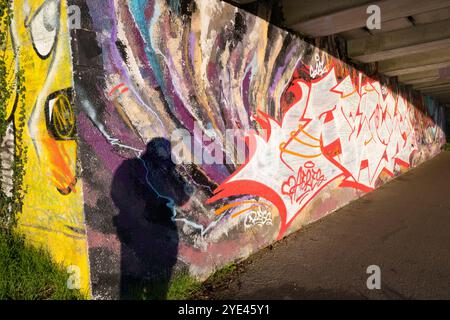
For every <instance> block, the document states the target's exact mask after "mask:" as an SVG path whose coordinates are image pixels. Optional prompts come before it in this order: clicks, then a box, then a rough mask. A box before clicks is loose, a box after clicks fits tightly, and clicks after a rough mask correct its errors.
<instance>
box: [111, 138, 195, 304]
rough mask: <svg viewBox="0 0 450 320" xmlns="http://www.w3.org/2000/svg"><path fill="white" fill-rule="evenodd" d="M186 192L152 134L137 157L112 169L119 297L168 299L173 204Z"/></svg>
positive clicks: (173, 256)
mask: <svg viewBox="0 0 450 320" xmlns="http://www.w3.org/2000/svg"><path fill="white" fill-rule="evenodd" d="M190 193H191V191H190V188H189V186H188V184H187V182H186V181H185V180H184V179H183V177H182V176H181V175H180V174H179V173H178V170H177V165H175V164H174V163H173V162H172V160H171V144H170V142H169V141H168V140H167V139H164V138H154V139H152V140H151V141H150V142H149V143H148V145H147V148H146V150H145V152H144V153H143V154H142V155H141V156H140V157H138V158H133V159H129V160H126V161H124V162H123V163H122V164H121V165H120V167H119V168H118V169H117V171H116V172H115V174H114V178H113V182H112V187H111V197H112V199H113V201H114V204H115V205H116V207H117V208H118V209H119V214H118V215H117V216H115V217H114V225H115V227H116V229H117V235H118V237H119V240H120V244H121V276H120V277H121V282H120V283H121V285H120V298H121V299H136V298H149V299H166V296H167V291H168V286H169V282H170V279H171V276H172V271H173V267H174V265H175V263H176V262H177V254H178V242H179V237H178V232H177V226H176V224H175V222H174V220H173V217H174V211H173V206H180V205H183V204H184V203H186V202H187V201H188V200H189V198H190Z"/></svg>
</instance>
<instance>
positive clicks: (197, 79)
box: [2, 0, 445, 298]
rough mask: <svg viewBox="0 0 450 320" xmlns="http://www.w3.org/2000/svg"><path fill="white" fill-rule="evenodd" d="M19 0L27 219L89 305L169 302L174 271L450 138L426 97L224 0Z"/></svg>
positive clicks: (296, 221)
mask: <svg viewBox="0 0 450 320" xmlns="http://www.w3.org/2000/svg"><path fill="white" fill-rule="evenodd" d="M13 4H14V13H15V14H14V24H13V25H12V28H11V29H12V30H11V35H12V36H11V39H12V40H13V41H12V43H13V48H14V50H15V51H16V52H17V55H16V59H15V64H16V66H20V68H23V69H24V70H25V78H26V87H27V91H26V100H25V110H26V114H25V119H26V126H25V131H24V136H23V143H24V144H25V145H26V146H27V148H28V159H27V166H26V176H25V178H24V183H25V184H26V186H27V193H26V198H25V199H24V210H23V213H22V215H21V219H20V226H21V228H22V229H23V230H24V231H25V233H26V234H27V235H28V236H29V238H30V239H31V240H32V241H34V242H37V243H46V244H47V246H48V247H49V248H50V250H51V251H52V252H53V254H54V256H55V257H56V258H57V259H58V260H59V261H65V262H66V263H67V264H68V265H78V266H80V268H81V270H82V274H83V279H84V280H83V281H84V282H83V286H84V287H85V288H87V287H91V289H92V295H93V297H94V298H127V297H130V296H131V297H132V292H133V291H134V292H135V291H136V290H137V291H139V290H140V289H142V288H140V287H141V286H146V284H148V283H151V284H152V285H150V286H149V287H147V290H148V291H152V292H153V295H152V297H155V298H165V297H166V294H167V290H168V285H169V281H170V279H171V278H173V277H174V275H175V274H178V273H184V272H188V273H189V274H190V275H191V276H194V277H197V278H198V279H205V278H206V277H207V276H208V275H209V274H211V272H213V271H214V270H216V269H217V268H219V267H221V266H223V265H225V264H227V263H229V262H230V261H234V260H237V259H241V258H244V257H247V256H248V255H250V254H251V253H253V252H255V251H257V250H258V249H260V248H262V247H264V246H267V245H269V244H270V243H272V242H274V241H276V240H278V239H280V238H282V237H284V236H286V235H288V234H290V233H292V232H294V231H297V230H299V229H300V228H301V226H303V225H305V224H308V223H311V222H313V221H315V220H317V219H320V218H322V217H324V216H325V215H327V214H328V213H330V212H332V211H333V210H336V209H337V208H339V207H341V206H343V205H345V204H346V203H348V202H349V201H351V200H353V199H355V198H357V197H360V196H361V195H363V194H364V193H366V192H370V191H372V190H374V189H375V188H377V187H378V186H380V185H381V184H383V183H385V182H386V181H388V180H389V179H391V178H393V177H395V176H397V175H399V174H401V173H403V172H405V171H406V170H408V169H409V168H411V167H414V166H416V165H418V164H420V163H421V162H423V161H425V160H428V159H430V158H432V157H434V156H435V155H437V154H438V153H439V152H440V151H441V148H442V145H443V144H444V143H445V136H444V133H443V128H444V118H445V116H444V108H443V106H441V105H439V104H438V103H437V102H435V101H433V100H432V99H431V98H429V97H423V96H421V95H419V94H418V93H416V92H413V91H411V90H409V89H406V88H404V87H402V86H401V85H399V84H398V83H396V82H395V81H394V80H392V79H389V78H385V77H383V76H372V77H369V76H367V75H366V74H364V73H362V72H361V71H358V70H356V69H355V68H353V67H352V66H349V65H347V64H345V63H344V62H342V61H341V60H339V59H338V58H336V57H334V56H332V55H330V54H328V53H325V52H324V51H321V50H319V49H318V48H316V47H314V46H312V45H310V44H308V43H306V42H304V41H302V40H301V39H299V38H298V37H296V36H295V35H293V34H290V33H288V32H286V31H284V30H282V29H279V28H277V27H275V26H273V25H271V24H269V23H268V22H267V21H265V20H263V19H261V18H258V17H256V16H254V15H251V14H248V13H245V12H244V11H242V10H240V9H237V8H236V7H233V6H231V5H229V4H227V3H225V2H222V1H218V0H212V1H211V0H179V1H170V0H129V1H121V0H102V1H87V0H68V1H57V0H46V1H44V0H42V1H38V0H36V1H31V0H28V1H27V0H14V2H13ZM68 8H79V10H78V9H77V10H75V12H79V14H80V15H81V21H80V25H79V26H78V27H76V28H71V30H69V25H71V23H70V22H68V21H67V14H68V11H69V10H68ZM12 114H13V115H12V116H11V117H10V118H8V121H12V120H13V119H14V118H15V117H18V115H16V114H14V111H12ZM12 124H14V123H12ZM230 133H231V134H230ZM230 137H231V138H232V139H231V140H232V141H233V143H229V142H230ZM6 145H8V146H10V143H7V142H5V146H6ZM5 148H6V147H5ZM242 149H243V150H242ZM242 151H243V152H242ZM181 158H182V159H181ZM3 181H4V182H3V183H2V187H4V185H7V184H8V181H9V180H8V177H6V178H5V179H4V180H3ZM5 187H6V186H5ZM88 257H89V259H88ZM155 284H156V285H155ZM139 288H140V289H139Z"/></svg>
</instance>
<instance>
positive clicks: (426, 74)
mask: <svg viewBox="0 0 450 320" xmlns="http://www.w3.org/2000/svg"><path fill="white" fill-rule="evenodd" d="M438 79H439V72H438V70H434V69H433V70H428V71H423V72H416V73H409V74H404V75H400V76H398V81H399V82H402V83H406V84H420V83H424V82H432V81H436V80H438Z"/></svg>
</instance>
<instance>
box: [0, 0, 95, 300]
mask: <svg viewBox="0 0 450 320" xmlns="http://www.w3.org/2000/svg"><path fill="white" fill-rule="evenodd" d="M11 5H12V12H13V21H12V23H11V26H10V30H8V35H7V39H6V50H5V52H6V58H5V59H6V61H7V65H8V67H9V68H8V72H9V76H8V79H9V81H10V82H11V84H12V85H13V87H14V81H17V75H18V73H19V71H21V72H23V78H24V81H23V85H24V86H25V92H24V93H23V94H24V98H23V99H19V97H18V95H17V94H13V96H12V97H10V100H9V103H8V104H7V112H6V115H5V116H6V119H5V120H6V121H7V122H8V123H9V127H10V128H9V132H8V135H7V136H6V138H7V139H6V141H7V140H8V139H9V141H10V142H11V143H10V144H9V147H10V148H11V150H14V148H15V149H16V152H13V151H11V153H10V154H11V155H12V156H13V157H14V156H16V157H23V159H22V160H23V161H24V166H25V168H24V176H23V184H24V188H23V189H24V190H25V195H24V199H23V208H22V212H21V214H20V216H19V217H18V218H19V229H20V231H22V232H23V233H24V234H25V235H26V237H27V239H28V240H29V241H30V242H31V243H33V244H35V245H37V246H45V247H47V248H48V249H49V250H50V252H51V253H52V255H53V256H54V258H55V260H56V261H58V262H61V263H64V264H65V265H67V266H71V265H73V266H76V268H77V273H79V274H80V281H81V282H80V283H79V284H77V286H79V287H80V288H81V289H82V290H83V291H84V292H88V290H89V286H90V285H89V272H88V270H89V266H88V258H87V236H86V230H85V222H84V214H83V186H82V182H81V180H79V179H77V175H78V172H77V171H78V169H77V142H76V140H75V126H76V124H75V118H74V110H73V105H72V103H71V101H72V98H73V76H72V73H73V70H72V60H71V49H70V41H71V40H70V33H69V30H68V23H67V4H66V2H65V1H52V0H47V1H44V0H33V1H27V0H14V1H13V2H12V3H11ZM21 128H22V129H21ZM21 130H23V132H21ZM19 133H20V139H19V138H18V137H19ZM4 145H5V144H4ZM6 145H7V144H6ZM6 145H5V146H6ZM14 145H15V146H14ZM19 147H20V148H19ZM18 150H26V153H25V152H23V153H19V152H17V151H18ZM7 185H8V184H6V186H7ZM2 187H3V188H5V184H4V183H2Z"/></svg>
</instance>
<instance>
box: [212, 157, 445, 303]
mask: <svg viewBox="0 0 450 320" xmlns="http://www.w3.org/2000/svg"><path fill="white" fill-rule="evenodd" d="M369 265H378V266H380V268H381V289H380V290H368V289H367V286H366V281H367V278H368V277H369V275H368V274H367V273H366V268H367V267H368V266H369ZM216 286H218V287H216ZM204 295H205V296H204V297H208V298H213V299H270V298H273V299H444V298H445V299H450V152H444V153H442V154H440V155H438V156H437V157H436V158H434V159H433V160H431V161H428V162H426V163H424V164H422V165H420V166H419V167H417V168H415V169H413V170H411V171H410V172H408V173H406V174H404V175H402V176H400V177H398V178H397V179H394V180H392V181H391V182H389V183H387V184H385V185H384V186H382V187H381V188H379V189H378V190H376V191H374V192H372V193H369V194H367V195H366V196H365V197H363V198H361V199H359V200H357V201H354V202H352V203H351V204H350V205H348V206H346V207H344V208H342V209H340V210H338V211H336V212H335V213H333V214H331V215H329V216H328V217H325V218H324V219H322V220H320V221H318V222H316V223H314V224H312V225H310V226H307V227H305V228H304V229H303V230H301V231H300V232H297V233H296V234H294V235H291V236H289V237H287V238H286V239H284V240H283V241H281V242H279V243H277V244H275V245H273V246H272V247H271V248H267V249H265V250H262V251H261V252H259V253H257V254H256V255H254V256H252V257H251V258H250V259H249V260H247V261H245V262H244V263H243V264H242V265H241V266H240V267H239V268H238V271H236V272H234V274H232V275H231V277H229V278H227V279H226V280H224V281H222V283H219V284H214V288H213V289H210V290H207V291H205V293H204Z"/></svg>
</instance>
